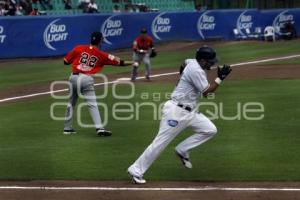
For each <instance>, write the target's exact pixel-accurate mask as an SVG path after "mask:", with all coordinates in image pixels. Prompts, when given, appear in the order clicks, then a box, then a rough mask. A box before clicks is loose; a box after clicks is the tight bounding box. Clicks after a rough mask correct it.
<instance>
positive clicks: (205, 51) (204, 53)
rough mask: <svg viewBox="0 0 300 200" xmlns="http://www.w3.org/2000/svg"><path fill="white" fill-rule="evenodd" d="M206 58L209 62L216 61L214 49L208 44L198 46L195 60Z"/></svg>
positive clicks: (213, 62)
mask: <svg viewBox="0 0 300 200" xmlns="http://www.w3.org/2000/svg"><path fill="white" fill-rule="evenodd" d="M201 59H203V60H207V61H208V62H210V63H211V64H215V63H217V62H218V59H217V54H216V51H215V50H214V49H213V48H211V47H208V46H203V47H200V48H199V49H198V50H197V52H196V60H198V61H199V60H201Z"/></svg>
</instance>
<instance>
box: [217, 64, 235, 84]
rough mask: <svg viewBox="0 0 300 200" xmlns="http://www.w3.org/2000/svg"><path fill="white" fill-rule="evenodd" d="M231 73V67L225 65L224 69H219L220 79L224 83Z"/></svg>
mask: <svg viewBox="0 0 300 200" xmlns="http://www.w3.org/2000/svg"><path fill="white" fill-rule="evenodd" d="M231 71H232V69H231V67H230V65H223V67H222V68H220V67H218V77H219V78H220V79H221V80H222V81H223V80H224V79H225V78H226V77H227V76H228V75H229V74H230V72H231Z"/></svg>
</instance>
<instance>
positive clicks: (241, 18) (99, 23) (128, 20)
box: [0, 9, 300, 58]
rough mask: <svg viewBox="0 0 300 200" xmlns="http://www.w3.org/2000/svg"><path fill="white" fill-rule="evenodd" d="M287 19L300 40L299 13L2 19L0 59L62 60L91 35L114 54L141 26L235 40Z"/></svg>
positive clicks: (184, 36) (174, 36)
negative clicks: (97, 34)
mask: <svg viewBox="0 0 300 200" xmlns="http://www.w3.org/2000/svg"><path fill="white" fill-rule="evenodd" d="M289 20H291V21H293V22H294V24H295V27H296V30H297V34H298V36H299V34H300V9H277V10H256V9H250V10H236V9H234V10H208V11H205V12H160V13H134V14H92V15H88V14H86V15H73V16H24V17H0V58H20V57H49V56H61V55H64V54H65V53H66V52H68V51H69V50H71V49H72V48H73V47H74V46H75V45H78V44H86V43H89V39H90V33H91V32H93V31H101V32H102V33H103V34H104V42H103V45H102V47H101V48H102V49H103V50H113V49H119V48H126V47H130V46H131V45H132V42H133V40H134V38H136V37H137V36H138V35H139V32H140V29H141V28H147V29H148V33H149V35H151V36H152V37H153V38H154V40H155V42H164V41H187V40H191V41H197V40H206V39H224V40H235V36H234V33H233V29H235V28H236V29H237V30H238V32H239V34H241V35H246V34H247V33H246V29H247V28H248V29H250V30H251V32H253V31H254V30H255V28H256V27H261V28H262V30H263V29H264V27H266V26H269V25H271V26H280V25H282V24H284V23H286V22H287V21H289Z"/></svg>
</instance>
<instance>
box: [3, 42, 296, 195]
mask: <svg viewBox="0 0 300 200" xmlns="http://www.w3.org/2000/svg"><path fill="white" fill-rule="evenodd" d="M203 44H204V43H201V42H181V43H165V44H160V45H158V46H157V51H158V52H159V55H158V56H157V57H156V58H154V59H153V60H152V66H153V71H152V74H153V75H156V76H155V77H152V79H151V81H150V82H149V81H146V80H144V79H143V73H144V68H143V66H140V68H139V76H141V78H140V79H139V80H137V81H136V82H135V83H134V84H128V83H126V82H122V81H121V82H114V81H115V80H116V79H118V78H127V77H130V71H131V68H130V67H127V68H119V67H110V66H107V67H106V68H105V69H104V71H103V74H105V75H107V77H108V81H110V82H111V83H107V84H104V83H103V80H102V79H101V78H98V79H96V80H97V83H98V86H97V87H96V92H97V94H99V95H101V94H103V93H104V92H105V91H106V92H107V95H104V97H103V98H100V99H99V100H98V102H99V103H100V104H101V105H105V106H100V107H99V110H100V112H101V117H102V119H103V120H107V125H106V127H107V129H109V130H111V131H112V132H113V136H112V137H105V138H104V137H98V136H97V135H96V132H95V130H94V128H91V127H89V128H85V127H82V126H79V125H78V123H77V121H80V122H82V123H83V124H92V121H91V118H90V116H89V113H88V110H87V108H86V107H85V106H83V108H82V110H77V112H78V113H79V112H80V111H82V112H80V115H77V118H76V119H75V121H74V123H75V129H76V131H77V134H76V135H63V134H62V131H63V121H62V120H58V119H57V120H55V119H53V116H52V117H51V111H53V112H52V114H53V115H55V117H57V118H63V117H64V112H65V108H66V103H67V99H56V98H53V97H52V96H51V95H50V94H49V90H50V85H51V83H52V82H53V81H62V80H67V79H68V76H69V75H70V68H69V67H68V66H64V65H63V62H62V58H45V59H19V60H5V61H1V63H0V77H1V78H0V119H1V120H0V179H1V181H0V187H1V186H2V188H1V190H0V199H34V198H37V199H201V198H202V199H247V200H248V199H300V198H299V191H300V189H298V190H297V189H296V190H295V191H294V190H291V191H289V190H283V189H284V188H300V183H299V181H300V168H299V164H300V156H299V154H300V148H299V144H300V137H299V131H300V120H299V113H300V107H299V102H300V92H299V91H300V40H293V41H278V42H275V43H265V42H257V41H248V42H209V43H206V44H208V45H210V46H212V47H214V48H215V49H216V51H217V54H218V57H219V60H220V64H239V63H244V62H249V61H259V62H254V63H251V62H250V63H244V64H242V65H238V66H235V67H233V72H232V73H231V74H230V76H229V77H228V80H226V81H224V83H223V84H222V85H221V87H220V88H219V90H218V91H217V93H216V95H215V96H214V97H213V98H208V99H201V100H200V101H201V102H203V105H202V106H200V107H199V111H200V112H203V113H204V114H205V115H207V116H210V117H212V118H213V122H214V123H215V124H216V126H217V128H218V134H217V135H216V136H215V137H214V138H213V139H212V140H210V141H208V142H207V143H205V144H203V145H202V146H201V147H200V148H197V149H195V150H194V151H193V152H192V153H191V160H192V163H193V166H194V167H193V169H192V170H187V169H184V168H183V166H182V165H181V163H180V161H179V160H178V158H177V157H176V156H175V153H174V147H175V146H176V144H178V143H179V142H180V141H182V140H183V139H184V138H186V137H187V136H189V135H190V134H192V132H191V130H187V131H185V132H183V133H182V134H181V135H179V136H178V137H177V138H176V139H175V140H174V141H173V142H172V143H171V144H170V145H169V146H168V147H167V148H166V150H165V151H164V152H163V153H162V155H161V156H160V157H159V159H158V160H157V161H156V162H155V163H154V164H153V166H152V167H151V168H150V170H149V171H148V173H146V174H145V178H146V179H147V181H148V182H149V184H147V185H146V186H142V188H141V190H133V191H132V190H131V189H130V188H133V187H135V188H139V187H140V186H138V187H137V186H135V185H131V183H130V181H129V178H128V175H127V173H126V170H127V168H128V166H129V165H130V164H132V162H134V161H135V159H136V158H137V157H138V156H139V155H140V154H141V153H142V152H143V150H144V149H145V148H146V147H147V145H148V144H149V143H150V142H151V141H152V139H153V138H154V136H155V135H156V134H157V130H158V127H159V108H160V105H161V104H162V103H163V102H165V101H166V100H167V99H168V94H169V93H170V92H172V90H173V88H174V86H175V84H176V82H177V80H178V78H179V75H178V74H175V73H172V72H177V71H178V68H179V66H180V64H181V63H182V61H183V60H184V59H186V58H193V57H194V53H195V50H196V49H197V48H198V47H199V46H201V45H203ZM111 53H113V54H115V55H118V56H120V57H122V58H126V59H131V51H130V50H122V51H117V52H111ZM291 55H296V56H294V57H287V56H291ZM264 59H270V60H268V62H261V61H262V60H264ZM208 76H209V78H210V80H213V78H215V76H216V70H215V69H213V70H211V71H209V72H208ZM106 86H107V87H106ZM65 87H66V86H65V85H57V87H55V88H54V90H58V89H62V88H65ZM114 93H116V94H117V96H122V97H126V98H117V97H116V94H114ZM55 94H56V95H57V96H60V97H64V96H66V95H67V92H56V93H55ZM128 96H130V97H128ZM80 102H83V101H80ZM53 105H56V106H53ZM116 105H118V112H117V113H115V109H116ZM125 118H126V120H124V119H125ZM6 186H24V188H25V186H26V187H27V186H34V187H36V188H35V189H34V188H32V190H30V189H28V188H27V189H21V188H20V189H17V188H12V187H10V188H7V189H5V187H6ZM48 186H49V187H52V186H57V190H55V188H52V189H49V188H48V189H49V190H48V189H45V187H48ZM71 186H73V187H74V188H75V189H76V187H86V188H82V190H80V189H79V190H75V189H74V188H73V189H74V191H72V190H73V189H69V190H68V189H66V190H64V189H62V188H66V187H71ZM87 186H88V187H87ZM103 187H110V188H112V189H110V190H109V189H107V190H106V189H105V188H103ZM93 188H94V189H93ZM97 188H98V189H99V190H98V189H97ZM101 188H102V189H101ZM122 188H123V190H122ZM126 188H127V189H128V188H129V190H127V189H126ZM147 188H150V189H148V190H147ZM153 188H156V189H157V190H160V191H156V190H153ZM162 188H169V189H170V188H171V189H170V190H166V191H161V190H164V189H162ZM172 188H177V189H178V188H194V189H195V188H196V189H197V188H202V189H203V190H202V189H199V190H196V189H195V190H192V191H189V190H184V189H183V190H177V191H176V190H175V191H173V190H172ZM205 188H212V190H206V189H205ZM214 188H215V190H214ZM226 188H227V189H228V188H248V189H249V190H248V189H245V190H241V191H237V190H228V191H227V190H226ZM251 188H252V189H253V188H267V189H270V190H265V191H264V190H259V189H258V190H254V192H253V191H251Z"/></svg>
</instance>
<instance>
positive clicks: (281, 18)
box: [273, 10, 295, 33]
mask: <svg viewBox="0 0 300 200" xmlns="http://www.w3.org/2000/svg"><path fill="white" fill-rule="evenodd" d="M287 12H288V10H285V11H283V12H281V13H280V14H279V15H277V16H276V17H275V19H274V21H273V27H274V28H275V32H276V33H280V28H281V27H283V26H284V24H286V23H287V22H291V23H295V21H294V16H293V15H292V14H288V13H287Z"/></svg>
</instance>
